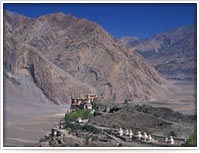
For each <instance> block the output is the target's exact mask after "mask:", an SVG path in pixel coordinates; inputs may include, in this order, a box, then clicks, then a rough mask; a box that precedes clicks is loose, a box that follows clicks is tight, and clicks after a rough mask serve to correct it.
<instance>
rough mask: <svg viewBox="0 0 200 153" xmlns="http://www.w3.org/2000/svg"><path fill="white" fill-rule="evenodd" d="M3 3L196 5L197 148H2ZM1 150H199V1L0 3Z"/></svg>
mask: <svg viewBox="0 0 200 153" xmlns="http://www.w3.org/2000/svg"><path fill="white" fill-rule="evenodd" d="M4 3H5V4H6V3H196V4H197V147H4V146H3V5H4ZM0 62H1V73H0V76H1V94H0V95H1V149H3V150H20V149H24V150H32V149H36V150H38V149H40V150H41V149H42V150H52V149H53V150H54V149H55V150H61V149H62V150H63V149H68V150H77V149H83V150H87V149H89V150H94V149H97V150H105V149H112V150H124V149H125V150H135V149H143V150H149V149H155V150H161V149H170V150H175V149H176V150H186V149H187V150H196V149H199V1H198V0H190V1H142V0H141V1H72V0H70V1H6V0H3V1H1V58H0Z"/></svg>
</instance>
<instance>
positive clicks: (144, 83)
mask: <svg viewBox="0 0 200 153" xmlns="http://www.w3.org/2000/svg"><path fill="white" fill-rule="evenodd" d="M4 72H5V73H6V74H7V73H11V74H12V76H20V78H23V77H27V76H28V77H29V78H30V80H31V81H32V82H34V84H35V85H36V87H37V88H38V90H41V91H42V93H43V94H44V95H45V97H46V98H47V99H49V100H50V101H52V102H54V103H56V104H60V103H69V99H70V98H71V96H73V97H77V96H81V95H83V94H86V93H97V94H98V95H100V96H102V97H104V98H106V99H110V100H117V101H122V100H124V99H132V100H133V99H134V100H153V99H160V98H161V99H162V98H163V97H164V96H165V95H166V94H170V91H171V90H172V89H173V88H174V87H173V85H171V84H170V83H169V82H167V80H165V79H164V78H162V77H161V75H160V74H159V73H158V72H157V71H156V70H155V69H154V68H153V67H151V66H149V65H148V64H147V63H146V62H145V61H144V60H143V58H142V57H141V56H140V55H138V54H137V53H136V52H135V51H130V54H127V48H126V47H125V46H124V45H123V44H122V43H121V42H120V41H119V40H116V39H114V38H113V37H112V36H111V35H110V34H108V33H107V32H106V31H105V30H104V29H103V28H102V27H101V26H99V25H98V24H97V23H94V22H91V21H88V20H86V19H78V18H76V17H74V16H72V15H66V14H63V13H54V14H49V15H44V16H41V17H39V18H37V19H30V18H27V17H24V16H21V15H17V14H14V13H12V12H9V11H4ZM14 79H16V78H15V77H14Z"/></svg>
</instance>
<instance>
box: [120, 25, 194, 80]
mask: <svg viewBox="0 0 200 153" xmlns="http://www.w3.org/2000/svg"><path fill="white" fill-rule="evenodd" d="M196 34H197V33H196V27H195V26H183V27H179V28H176V29H173V30H169V31H166V32H163V33H158V34H156V35H155V36H153V37H151V38H149V39H140V38H137V37H123V38H121V41H122V42H123V44H125V45H126V46H127V48H129V49H132V50H135V51H137V52H138V53H139V54H141V55H142V56H143V57H144V58H145V59H146V60H147V61H148V62H149V63H151V64H152V65H153V67H154V68H155V69H156V70H158V71H159V72H160V73H162V74H163V75H164V76H165V77H166V78H168V79H180V80H195V79H196V75H197V74H196V68H197V63H196V62H197V40H196V38H197V36H196Z"/></svg>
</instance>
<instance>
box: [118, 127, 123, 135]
mask: <svg viewBox="0 0 200 153" xmlns="http://www.w3.org/2000/svg"><path fill="white" fill-rule="evenodd" d="M123 134H124V132H123V130H122V128H120V129H119V135H120V136H122V135H123Z"/></svg>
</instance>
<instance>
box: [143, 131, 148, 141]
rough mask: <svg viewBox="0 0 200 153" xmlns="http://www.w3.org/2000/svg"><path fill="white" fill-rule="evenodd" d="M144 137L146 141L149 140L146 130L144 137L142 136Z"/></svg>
mask: <svg viewBox="0 0 200 153" xmlns="http://www.w3.org/2000/svg"><path fill="white" fill-rule="evenodd" d="M142 138H143V139H144V141H146V140H147V138H148V135H147V133H146V132H144V135H143V137H142Z"/></svg>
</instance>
